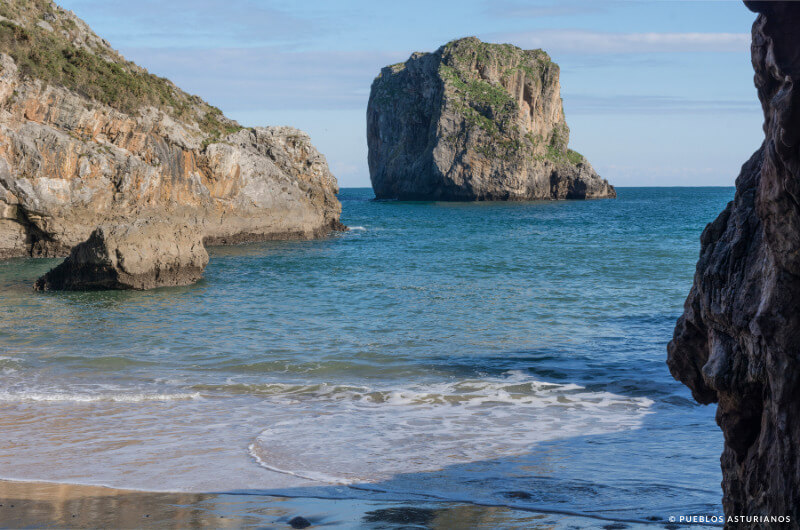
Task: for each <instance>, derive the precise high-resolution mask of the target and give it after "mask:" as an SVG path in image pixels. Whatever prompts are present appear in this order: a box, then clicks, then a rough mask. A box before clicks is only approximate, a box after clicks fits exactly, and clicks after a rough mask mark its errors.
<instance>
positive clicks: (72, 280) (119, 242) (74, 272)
mask: <svg viewBox="0 0 800 530" xmlns="http://www.w3.org/2000/svg"><path fill="white" fill-rule="evenodd" d="M207 264H208V253H207V252H206V249H205V247H204V246H203V239H202V236H201V235H200V232H199V231H198V230H197V227H196V226H191V225H188V224H183V225H180V224H173V223H166V222H161V221H151V220H146V221H138V222H135V223H133V224H125V225H115V226H102V227H100V228H98V229H97V230H95V231H94V232H92V234H91V236H89V239H87V240H86V241H84V242H83V243H80V244H79V245H76V246H75V247H73V249H72V251H71V252H70V254H69V256H68V257H67V259H65V260H64V261H63V262H62V263H61V264H60V265H58V266H57V267H56V268H54V269H52V270H51V271H50V272H48V273H47V274H45V275H44V276H42V277H41V278H39V279H38V280H37V281H36V284H35V285H34V289H36V290H38V291H86V290H100V289H136V290H142V289H153V288H156V287H170V286H176V285H189V284H192V283H194V282H196V281H197V280H199V279H200V278H201V277H202V275H203V269H205V267H206V265H207Z"/></svg>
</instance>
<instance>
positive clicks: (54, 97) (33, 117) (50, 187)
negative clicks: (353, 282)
mask: <svg viewBox="0 0 800 530" xmlns="http://www.w3.org/2000/svg"><path fill="white" fill-rule="evenodd" d="M337 191H338V189H337V184H336V179H335V178H334V177H333V175H331V173H330V171H329V170H328V165H327V162H326V161H325V158H324V157H323V156H322V155H321V154H320V153H319V152H317V150H316V149H315V148H314V147H313V146H312V145H311V142H310V140H309V137H308V136H307V135H306V134H305V133H303V132H301V131H298V130H296V129H292V128H288V127H270V128H255V129H246V128H243V127H241V126H239V124H237V123H236V122H234V121H232V120H229V119H228V118H226V117H225V116H223V115H222V113H221V112H220V111H219V109H217V108H215V107H212V106H210V105H209V104H207V103H205V102H204V101H203V100H201V99H200V98H198V97H197V96H191V95H189V94H186V93H185V92H183V91H181V90H180V89H178V88H177V87H176V86H175V85H173V84H172V83H171V82H169V81H168V80H166V79H163V78H160V77H157V76H155V75H152V74H149V73H148V72H147V71H146V70H144V69H142V68H140V67H138V66H136V65H135V64H133V63H131V62H128V61H126V60H125V59H124V58H123V57H121V56H120V55H119V54H118V53H117V52H116V51H114V50H113V49H112V48H111V47H110V46H109V44H108V43H107V42H106V41H104V40H103V39H101V38H99V37H98V36H97V35H95V34H94V33H93V32H92V31H91V30H90V29H89V27H88V26H87V25H86V24H85V23H84V22H83V21H82V20H80V19H79V18H77V17H76V16H75V15H74V14H72V12H69V11H66V10H64V9H62V8H60V7H58V6H56V5H55V4H53V3H52V2H51V1H50V0H10V1H7V2H2V4H0V258H2V257H10V256H58V255H66V254H67V253H68V252H69V249H70V248H71V247H72V246H74V245H76V244H77V243H79V242H81V241H84V240H86V238H87V237H88V236H89V234H90V233H91V232H92V231H93V230H94V229H95V228H96V227H98V226H100V225H104V224H116V223H120V222H123V223H124V222H129V221H132V220H134V219H143V218H148V217H152V218H159V219H168V218H170V217H173V216H174V217H176V218H178V219H194V222H195V223H196V224H197V227H198V228H197V229H198V230H199V231H200V232H201V234H202V235H203V237H205V239H206V241H207V242H209V243H229V242H238V241H244V240H261V239H275V238H289V237H291V238H310V237H315V236H319V235H322V234H324V233H327V232H328V231H329V230H330V229H332V228H333V229H335V228H339V227H341V225H340V223H339V214H340V211H341V206H340V204H339V202H338V200H337V198H336V193H337Z"/></svg>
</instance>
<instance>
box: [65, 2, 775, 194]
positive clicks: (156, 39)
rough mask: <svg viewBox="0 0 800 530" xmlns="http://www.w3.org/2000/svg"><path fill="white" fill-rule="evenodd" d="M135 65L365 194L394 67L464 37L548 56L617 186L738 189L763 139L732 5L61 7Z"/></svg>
mask: <svg viewBox="0 0 800 530" xmlns="http://www.w3.org/2000/svg"><path fill="white" fill-rule="evenodd" d="M60 4H61V5H62V6H64V7H65V8H67V9H72V10H73V11H75V12H76V13H77V14H78V16H80V17H81V18H83V19H84V20H86V22H88V23H89V24H90V25H91V26H92V27H93V28H94V30H95V31H96V32H97V33H98V34H100V35H101V36H102V37H104V38H106V39H107V40H108V41H109V42H111V44H112V46H114V47H115V48H117V49H118V50H120V51H121V52H122V53H123V55H125V56H126V57H127V58H128V59H131V60H134V61H136V62H137V63H139V64H141V65H142V66H145V67H146V68H148V69H149V70H150V71H151V72H153V73H156V74H158V75H162V76H166V77H169V78H170V79H172V80H173V81H175V82H176V83H177V84H178V85H179V86H181V87H182V88H183V89H185V90H187V91H189V92H192V93H195V94H198V95H200V96H202V97H203V98H205V99H206V100H208V101H209V102H211V103H212V104H214V105H217V106H218V107H220V108H221V109H222V110H223V111H225V113H226V114H227V115H229V116H231V117H233V118H235V119H237V120H239V121H240V122H241V123H242V124H244V125H293V126H295V127H299V128H302V129H304V130H306V131H307V132H309V134H311V137H312V140H313V141H314V143H315V144H316V145H317V147H318V148H319V149H320V150H321V151H322V152H323V153H325V155H326V156H327V158H328V161H329V163H330V165H331V168H332V169H333V171H334V174H335V175H336V176H337V177H338V179H339V183H340V185H341V186H343V187H348V186H369V172H368V170H367V156H366V155H367V147H366V135H365V128H366V125H365V121H366V120H365V112H366V105H367V99H368V97H369V87H370V84H371V82H372V79H373V78H374V77H375V75H376V74H377V73H378V72H379V71H380V68H381V67H382V66H384V65H386V64H390V63H395V62H398V61H401V60H405V59H406V58H407V57H408V56H409V55H410V54H411V53H412V52H414V51H432V50H435V49H436V48H437V47H439V46H440V45H442V44H444V43H446V42H448V41H449V40H452V39H454V38H458V37H464V36H468V35H476V36H478V37H480V38H481V39H483V40H486V41H490V42H511V43H513V44H517V45H519V46H521V47H523V48H543V49H544V50H546V51H547V52H548V53H550V55H551V56H552V58H553V60H555V61H556V62H557V63H559V65H560V66H561V87H562V97H563V99H564V109H565V112H566V116H567V123H568V124H569V126H570V129H571V131H572V133H571V141H570V146H571V147H572V148H574V149H576V150H578V151H580V152H581V153H583V154H584V155H586V157H587V158H588V159H589V160H590V161H591V162H592V164H593V165H594V166H595V168H596V169H597V170H598V172H599V173H600V174H601V175H602V176H604V177H606V178H608V179H609V180H610V181H611V182H612V183H614V184H617V185H620V186H668V185H732V184H733V181H734V179H735V177H736V175H737V174H738V171H739V168H740V166H741V164H742V163H743V162H744V161H745V160H746V159H747V158H748V157H749V155H750V154H751V153H752V151H754V150H755V149H756V148H757V147H758V145H759V144H760V142H761V138H762V132H761V122H762V116H761V110H760V106H759V104H758V100H757V98H756V92H755V88H754V87H753V73H752V67H751V65H750V55H749V41H750V36H749V33H750V27H751V25H752V22H753V20H754V18H755V15H754V14H753V13H751V12H749V11H748V10H747V9H746V8H745V7H744V6H743V4H742V3H741V2H735V1H730V2H727V1H717V2H704V1H691V0H685V1H667V0H660V1H636V0H625V1H613V0H610V1H604V2H600V1H598V0H588V1H587V0H561V1H550V0H546V1H545V0H543V1H519V0H493V1H492V0H446V1H441V0H427V1H420V0H404V1H402V2H400V1H383V0H371V1H365V0H341V1H332V0H327V1H326V0H304V1H303V2H297V1H288V0H284V1H273V0H127V1H125V2H109V1H108V0H61V1H60Z"/></svg>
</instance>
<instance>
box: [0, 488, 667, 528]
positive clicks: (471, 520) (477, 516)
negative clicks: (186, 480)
mask: <svg viewBox="0 0 800 530" xmlns="http://www.w3.org/2000/svg"><path fill="white" fill-rule="evenodd" d="M295 518H302V519H303V520H305V521H307V522H308V523H310V526H309V527H310V528H314V527H317V526H324V527H327V528H356V527H371V526H373V525H375V526H376V527H380V528H404V527H405V528H407V527H408V526H409V525H413V526H414V527H424V528H453V527H461V528H532V527H539V526H540V525H541V526H544V527H549V528H552V527H567V526H568V527H571V528H591V527H593V526H596V525H597V523H598V522H599V521H598V520H597V519H593V518H586V517H576V516H571V515H566V514H554V513H550V514H545V513H538V512H529V511H525V510H516V509H513V508H509V507H505V506H481V505H475V504H470V503H464V502H441V501H381V500H377V501H376V500H362V499H320V498H313V497H281V496H274V495H265V494H258V493H252V492H250V493H248V492H230V493H179V492H153V491H138V490H128V489H117V488H109V487H105V486H86V485H79V484H69V483H58V482H36V481H18V480H5V479H2V480H0V527H3V528H20V527H58V528H101V527H104V528H154V527H170V528H183V527H188V526H193V527H196V526H210V527H213V528H241V527H258V528H302V527H305V526H293V525H292V521H293V520H295V524H297V522H298V521H299V520H298V519H295ZM608 522H609V523H610V522H611V521H608ZM301 524H302V523H301ZM626 526H627V527H628V528H631V526H628V525H626ZM647 526H648V527H652V526H650V525H647Z"/></svg>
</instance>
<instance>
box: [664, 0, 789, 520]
mask: <svg viewBox="0 0 800 530" xmlns="http://www.w3.org/2000/svg"><path fill="white" fill-rule="evenodd" d="M746 4H747V5H748V7H750V8H751V9H752V10H754V11H756V12H758V13H759V15H758V18H757V19H756V21H755V24H754V25H753V42H752V61H753V67H754V68H755V72H756V75H755V84H756V87H757V88H758V96H759V99H760V100H761V106H762V108H763V110H764V119H765V121H764V132H765V133H766V138H765V140H764V143H763V144H762V146H761V148H760V149H758V151H756V152H755V154H754V155H753V156H752V157H751V158H750V160H748V161H747V162H746V163H745V164H744V166H743V167H742V171H741V174H740V175H739V178H738V179H737V180H736V196H735V199H734V200H733V202H731V203H730V204H729V205H728V207H727V208H726V209H725V210H724V211H723V212H722V213H721V214H720V216H719V217H717V219H716V220H715V221H714V222H713V223H711V224H709V225H708V227H707V228H706V229H705V231H704V232H703V235H702V237H701V252H700V260H699V261H698V263H697V271H696V273H695V277H694V285H693V287H692V290H691V292H690V294H689V298H688V299H687V300H686V305H685V311H684V314H683V316H681V317H680V320H679V321H678V324H677V326H676V328H675V336H674V339H673V340H672V342H671V343H670V344H669V347H668V364H669V368H670V370H671V372H672V374H673V375H674V376H675V378H677V379H679V380H680V381H682V382H683V383H685V384H686V385H687V386H688V387H689V388H691V390H692V394H693V395H694V397H695V399H696V400H697V401H699V402H700V403H714V402H716V403H718V404H719V405H718V408H717V423H719V425H720V427H721V428H722V431H723V433H724V435H725V448H724V451H723V453H722V459H721V462H722V476H723V480H722V489H723V494H724V496H723V505H724V508H725V512H726V516H728V517H731V519H729V520H728V521H727V522H728V524H729V526H730V527H736V528H740V527H748V528H754V527H756V528H778V527H781V528H784V527H785V528H789V527H791V528H797V526H798V523H799V522H800V92H799V90H800V89H798V86H800V40H798V38H797V28H798V27H800V4H798V3H793V2H746ZM687 450H691V448H687ZM735 516H748V517H750V519H742V520H741V521H740V522H744V523H745V524H744V525H737V524H736V519H734V518H733V517H735ZM780 517H790V518H791V523H790V524H785V522H786V521H785V520H784V524H777V523H779V522H780V519H779V518H780ZM773 518H774V519H773Z"/></svg>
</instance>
